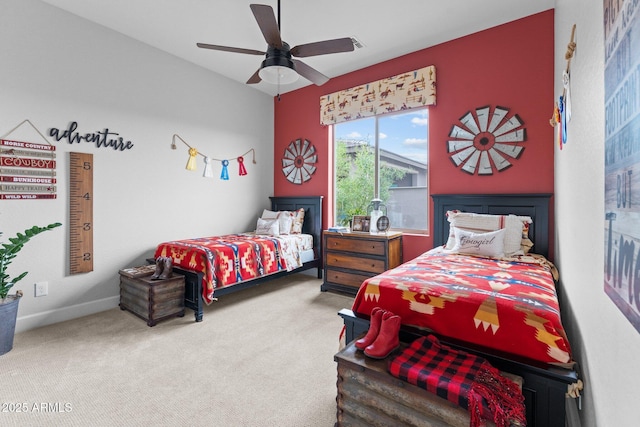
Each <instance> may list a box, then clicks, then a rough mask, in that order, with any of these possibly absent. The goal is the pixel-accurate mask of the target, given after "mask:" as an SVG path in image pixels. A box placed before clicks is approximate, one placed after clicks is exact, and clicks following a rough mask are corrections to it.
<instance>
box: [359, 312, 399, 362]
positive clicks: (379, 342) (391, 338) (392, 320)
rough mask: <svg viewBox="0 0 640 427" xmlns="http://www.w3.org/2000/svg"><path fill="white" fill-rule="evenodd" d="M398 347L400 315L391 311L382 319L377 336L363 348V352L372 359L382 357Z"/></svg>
mask: <svg viewBox="0 0 640 427" xmlns="http://www.w3.org/2000/svg"><path fill="white" fill-rule="evenodd" d="M398 347H400V316H397V315H395V314H393V313H391V316H389V317H387V318H385V319H382V323H381V325H380V333H379V334H378V338H376V340H375V341H374V342H373V344H371V345H370V346H368V347H367V348H365V349H364V354H365V355H366V356H369V357H371V358H372V359H384V358H385V357H387V356H388V355H390V354H391V353H392V352H393V351H394V350H396V349H397V348H398Z"/></svg>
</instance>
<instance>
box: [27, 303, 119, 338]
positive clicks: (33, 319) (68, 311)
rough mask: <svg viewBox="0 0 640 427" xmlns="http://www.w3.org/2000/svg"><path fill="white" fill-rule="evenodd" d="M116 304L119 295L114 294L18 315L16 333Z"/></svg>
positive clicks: (105, 308) (112, 306) (97, 311)
mask: <svg viewBox="0 0 640 427" xmlns="http://www.w3.org/2000/svg"><path fill="white" fill-rule="evenodd" d="M118 304H120V296H114V297H109V298H103V299H100V300H96V301H90V302H86V303H83V304H77V305H72V306H69V307H62V308H59V309H56V310H49V311H44V312H42V313H36V314H31V315H28V316H22V317H20V316H19V317H18V319H17V320H16V333H19V332H25V331H28V330H30V329H35V328H39V327H42V326H46V325H52V324H54V323H60V322H64V321H66V320H71V319H77V318H78V317H83V316H88V315H90V314H95V313H99V312H101V311H105V310H110V309H112V308H115V307H117V306H118Z"/></svg>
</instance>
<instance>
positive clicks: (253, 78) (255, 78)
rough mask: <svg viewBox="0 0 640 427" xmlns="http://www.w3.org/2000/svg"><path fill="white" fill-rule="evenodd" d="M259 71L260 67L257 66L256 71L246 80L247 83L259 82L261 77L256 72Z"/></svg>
mask: <svg viewBox="0 0 640 427" xmlns="http://www.w3.org/2000/svg"><path fill="white" fill-rule="evenodd" d="M259 72H260V69H259V68H258V69H257V70H256V72H255V73H253V75H252V76H251V77H249V80H247V84H248V85H252V84H256V83H260V82H261V81H262V79H261V78H260V74H258V73H259Z"/></svg>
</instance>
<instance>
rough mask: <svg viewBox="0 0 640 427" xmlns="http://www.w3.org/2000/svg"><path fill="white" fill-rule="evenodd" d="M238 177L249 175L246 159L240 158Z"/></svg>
mask: <svg viewBox="0 0 640 427" xmlns="http://www.w3.org/2000/svg"><path fill="white" fill-rule="evenodd" d="M237 160H238V175H240V176H244V175H246V174H247V168H245V167H244V157H242V156H240V157H238V159H237Z"/></svg>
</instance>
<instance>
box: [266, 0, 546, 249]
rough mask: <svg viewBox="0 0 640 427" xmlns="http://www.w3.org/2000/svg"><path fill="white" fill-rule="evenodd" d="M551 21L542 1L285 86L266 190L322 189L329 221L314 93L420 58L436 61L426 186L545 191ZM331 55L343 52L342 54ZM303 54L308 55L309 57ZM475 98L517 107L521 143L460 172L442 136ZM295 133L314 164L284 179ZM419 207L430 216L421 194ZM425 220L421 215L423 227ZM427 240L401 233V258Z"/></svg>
mask: <svg viewBox="0 0 640 427" xmlns="http://www.w3.org/2000/svg"><path fill="white" fill-rule="evenodd" d="M553 20H554V12H553V10H552V9H551V10H548V11H545V12H542V13H538V14H535V15H531V16H528V17H526V18H522V19H519V20H517V21H513V22H510V23H507V24H504V25H500V26H498V27H494V28H491V29H488V30H485V31H481V32H478V33H475V34H472V35H469V36H465V37H461V38H459V39H455V40H451V41H448V42H445V43H442V44H439V45H436V46H433V47H430V48H427V49H424V50H420V51H417V52H414V53H411V54H408V55H405V56H401V57H398V58H396V59H393V60H390V61H386V62H383V63H380V64H376V65H374V66H371V67H368V68H364V69H361V70H358V71H355V72H352V73H349V74H345V75H342V76H339V77H334V78H332V79H331V80H329V81H328V82H327V83H326V84H324V85H323V86H315V85H311V86H307V87H305V88H302V89H299V90H296V91H293V92H290V93H286V94H284V95H282V96H281V99H280V100H279V101H278V100H277V98H274V104H275V135H274V150H275V165H274V166H275V176H274V187H275V188H274V194H275V195H277V196H288V195H324V196H325V208H324V209H325V212H324V215H325V224H324V227H325V228H326V227H328V226H330V225H333V224H331V223H329V220H330V217H332V215H330V214H329V213H330V212H333V206H332V205H331V202H332V199H333V194H331V189H332V188H331V175H332V169H333V166H332V159H330V158H329V157H330V156H331V155H332V151H331V150H329V145H330V143H331V142H330V141H331V135H330V132H329V130H330V127H328V126H322V125H320V97H321V96H322V95H325V94H327V93H332V92H336V91H339V90H343V89H347V88H350V87H353V86H356V85H360V84H363V83H368V82H370V81H374V80H378V79H383V78H386V77H389V76H393V75H396V74H400V73H403V72H406V71H411V70H413V69H417V68H421V67H425V66H428V65H435V67H436V88H437V105H435V106H433V107H430V110H429V187H430V192H431V194H447V193H454V194H456V193H476V194H477V193H553V180H554V175H553V174H554V164H553V155H554V147H553V144H554V130H553V128H552V127H551V126H550V125H549V119H550V118H551V114H552V112H553V103H554V94H553V83H554V82H553V80H554V58H553V54H554V22H553ZM365 49H366V48H365ZM338 55H343V56H344V58H345V60H348V55H349V54H348V53H341V54H338ZM307 62H308V63H309V64H310V65H311V64H312V60H311V59H308V61H307ZM320 71H322V70H320ZM485 105H490V106H491V107H495V106H503V107H507V108H508V109H509V112H510V113H509V115H512V114H518V116H519V117H520V118H521V120H522V121H523V122H524V125H525V127H526V130H527V141H526V142H525V143H524V146H525V147H526V148H525V150H524V152H523V154H522V155H521V156H520V158H519V159H516V160H513V161H512V162H511V163H512V164H513V166H512V167H510V168H508V169H505V170H503V171H502V172H494V174H493V175H488V176H478V175H469V174H467V173H465V172H462V171H461V170H460V169H459V168H457V167H456V166H455V165H454V164H453V162H452V161H451V159H450V158H449V155H448V153H447V137H448V134H449V131H450V130H451V127H452V126H453V125H454V124H457V123H458V121H459V119H460V118H461V117H462V116H463V115H464V114H465V113H466V112H467V111H470V110H474V109H475V108H477V107H481V106H485ZM298 138H305V139H308V140H309V141H311V142H312V143H313V144H314V145H315V147H316V150H317V152H318V163H317V164H316V166H317V170H316V172H315V174H314V175H313V176H312V178H311V180H310V181H307V182H306V183H304V184H302V185H296V184H292V183H290V182H289V181H287V180H286V178H285V176H284V174H283V173H282V170H281V158H282V154H283V152H284V149H285V148H286V146H287V145H288V144H289V143H290V142H291V141H293V140H295V139H298ZM429 215H430V218H431V219H432V218H433V204H432V203H431V202H430V206H429ZM432 224H433V221H432V220H431V222H430V227H432ZM432 242H433V239H432V237H431V236H429V235H408V234H405V236H404V239H403V258H404V260H405V261H407V260H409V259H411V258H413V257H415V256H417V255H419V254H421V253H422V252H424V251H426V250H428V249H430V248H431V247H432ZM552 244H553V242H552ZM552 247H553V246H552Z"/></svg>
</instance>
